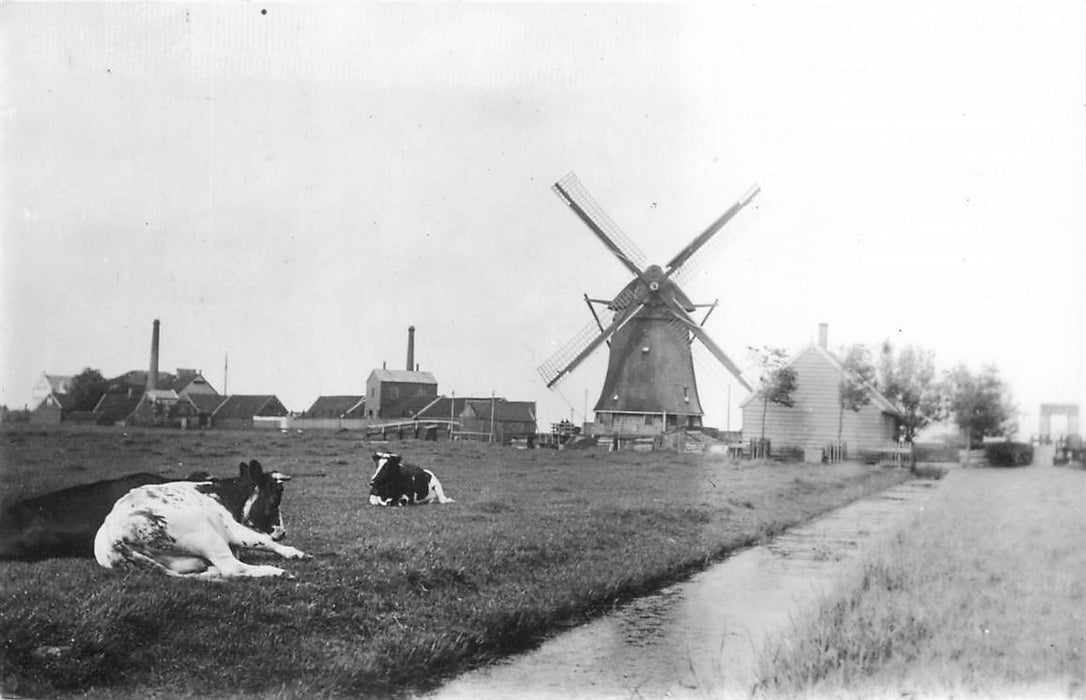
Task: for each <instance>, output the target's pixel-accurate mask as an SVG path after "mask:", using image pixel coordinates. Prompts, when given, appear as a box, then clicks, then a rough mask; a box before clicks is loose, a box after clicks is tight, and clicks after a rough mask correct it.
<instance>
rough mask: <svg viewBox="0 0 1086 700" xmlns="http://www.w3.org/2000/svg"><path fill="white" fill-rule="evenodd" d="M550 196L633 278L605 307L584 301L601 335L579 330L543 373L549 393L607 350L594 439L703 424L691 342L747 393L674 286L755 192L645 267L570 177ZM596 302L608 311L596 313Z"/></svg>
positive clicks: (735, 370) (691, 305) (691, 306)
mask: <svg viewBox="0 0 1086 700" xmlns="http://www.w3.org/2000/svg"><path fill="white" fill-rule="evenodd" d="M554 188H555V191H556V192H557V193H558V194H559V196H560V197H561V198H562V199H563V201H565V202H566V204H568V205H569V206H570V208H571V209H572V210H573V211H574V212H575V213H576V214H577V215H578V217H579V218H580V219H581V220H582V221H583V222H584V223H585V224H586V225H587V226H588V228H589V229H590V230H591V231H592V232H593V233H594V234H595V235H596V236H597V237H598V238H599V239H600V240H601V241H602V242H603V243H604V245H605V246H607V248H608V249H609V250H611V252H612V253H613V254H614V255H615V256H616V257H617V258H618V259H619V261H620V262H622V264H623V265H625V266H626V268H627V269H628V270H630V271H631V272H632V273H633V274H634V278H633V279H632V280H631V281H630V282H629V283H628V284H627V285H626V286H625V287H624V288H623V289H622V290H621V291H620V292H619V293H618V294H617V295H616V296H615V297H614V298H613V299H611V300H610V301H605V302H604V301H598V300H592V299H589V298H588V297H587V296H586V297H585V300H586V301H587V302H588V303H589V306H590V308H592V314H593V316H594V318H595V320H596V323H597V325H598V329H599V330H598V334H597V333H596V332H595V330H594V329H593V331H592V332H591V333H588V332H582V333H581V334H579V335H578V336H577V337H575V338H574V340H573V341H571V342H570V343H568V344H567V345H566V346H565V347H564V348H563V349H562V350H560V351H559V352H558V353H557V354H556V355H555V356H554V357H552V358H551V360H549V361H548V362H547V363H545V364H544V365H543V366H542V367H540V368H539V371H540V374H541V375H542V376H543V379H544V380H545V381H546V382H547V386H549V387H553V386H554V385H555V384H556V383H557V382H558V381H560V380H561V379H562V377H564V376H566V375H567V374H569V373H570V372H572V371H573V370H574V369H575V368H576V367H577V365H579V364H580V363H581V362H582V361H583V360H584V359H585V358H587V357H588V356H589V355H591V354H592V353H593V352H594V351H595V350H596V348H598V347H599V346H600V345H602V344H603V343H605V342H608V343H609V344H610V357H609V359H608V363H607V375H606V377H605V379H604V383H603V389H602V391H601V392H600V397H599V400H598V401H597V402H596V405H595V409H594V410H595V413H596V428H595V432H596V433H597V434H605V435H618V436H626V435H645V434H656V433H660V432H664V431H667V430H670V429H675V428H696V427H700V426H701V419H702V415H703V412H702V407H701V402H700V400H699V399H698V387H697V380H696V377H695V375H694V363H693V356H692V354H691V344H692V343H693V342H694V340H698V341H700V342H701V343H702V344H703V345H704V346H705V347H706V348H707V349H708V350H709V351H710V353H712V354H713V356H714V357H716V359H717V360H718V361H720V362H721V363H722V364H723V365H724V366H725V367H726V368H727V369H728V370H729V371H730V372H731V373H732V374H733V375H734V376H735V378H736V379H737V380H738V381H739V383H740V384H742V385H743V386H744V387H746V388H747V389H750V385H749V384H748V383H747V382H746V381H745V380H744V379H743V377H742V375H741V373H740V372H739V368H738V366H736V365H735V363H734V362H732V361H731V360H730V359H729V358H728V357H727V356H726V355H725V354H724V352H723V351H722V350H721V349H720V348H719V347H717V345H716V344H715V343H714V342H713V341H712V340H711V339H710V338H709V336H708V335H706V334H705V332H704V330H702V328H701V325H700V324H698V323H696V322H695V321H694V320H693V319H692V318H691V316H690V314H691V313H692V312H694V311H695V310H696V309H697V308H698V306H709V307H715V302H714V303H713V304H703V305H698V304H694V303H692V302H691V301H690V299H689V298H688V297H687V296H686V294H685V293H684V292H683V291H682V289H681V288H680V287H679V285H678V283H677V282H676V280H675V275H676V273H678V272H679V271H680V270H681V268H682V267H683V266H684V265H685V264H686V263H687V262H688V261H689V260H690V259H691V258H692V257H693V256H694V254H695V253H696V252H697V251H698V250H699V249H701V248H702V247H703V246H704V245H705V244H706V243H707V242H708V241H709V240H710V239H711V238H712V237H713V236H714V235H715V234H716V233H717V231H719V230H720V229H721V228H723V226H724V225H725V224H726V223H727V222H728V221H730V220H731V219H732V218H733V217H734V216H735V215H736V214H737V213H738V212H739V211H740V210H741V209H742V208H743V207H745V206H747V204H749V202H750V201H751V200H752V199H753V198H754V196H755V195H757V193H758V189H757V188H752V189H751V190H750V192H748V193H747V195H745V197H744V198H743V199H741V200H740V201H739V202H736V204H734V205H733V206H732V207H731V208H730V209H729V210H728V211H727V212H725V213H724V214H723V215H722V216H721V217H720V218H719V219H717V220H716V221H715V222H713V224H711V225H710V226H709V228H708V229H706V230H705V231H704V232H703V233H701V234H700V235H699V236H697V237H696V238H695V239H694V240H693V241H692V242H691V243H690V244H689V245H687V246H686V247H685V248H684V249H683V250H682V251H680V252H679V254H678V255H676V256H675V257H674V258H673V259H672V260H671V261H670V262H669V263H668V264H667V266H666V269H665V268H661V267H660V266H658V265H648V266H646V265H645V264H644V263H643V262H641V261H642V260H643V257H644V256H642V255H641V254H640V253H639V252H638V251H637V249H636V248H635V247H634V246H633V244H632V243H630V242H629V240H628V239H627V238H626V237H625V235H624V234H623V233H622V232H621V230H619V229H618V227H617V225H615V224H614V223H613V222H612V221H611V220H610V219H609V218H607V215H606V214H605V213H604V212H603V210H602V209H601V208H600V207H599V206H598V205H597V204H596V203H595V202H594V201H593V200H592V199H591V197H589V196H588V194H587V192H585V191H584V188H583V187H582V186H581V184H580V182H579V181H578V180H577V178H576V176H575V175H573V174H572V173H571V174H570V175H568V176H566V177H565V178H564V179H563V180H561V181H559V182H558V183H555V186H554ZM593 304H597V305H600V306H602V307H605V308H604V309H603V310H602V316H603V319H606V321H607V323H606V324H605V323H604V320H603V319H601V313H597V311H596V309H595V308H594V307H593V306H592V305H593Z"/></svg>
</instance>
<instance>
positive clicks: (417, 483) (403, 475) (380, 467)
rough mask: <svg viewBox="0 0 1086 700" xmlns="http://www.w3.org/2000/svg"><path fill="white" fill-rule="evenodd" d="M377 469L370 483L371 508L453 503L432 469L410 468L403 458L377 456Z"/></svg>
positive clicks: (384, 455) (387, 453) (385, 454)
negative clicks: (446, 495)
mask: <svg viewBox="0 0 1086 700" xmlns="http://www.w3.org/2000/svg"><path fill="white" fill-rule="evenodd" d="M373 462H374V464H375V465H376V466H377V469H376V470H375V471H374V472H373V477H372V478H371V479H370V505H373V506H403V505H412V504H418V503H452V502H453V499H451V498H446V497H445V491H444V490H443V489H442V488H441V482H440V481H438V480H437V477H436V476H434V473H433V472H432V471H430V470H429V469H423V468H422V467H417V466H415V465H414V464H407V463H406V462H404V461H403V460H402V459H401V458H400V455H397V454H392V453H389V452H376V453H374V455H373Z"/></svg>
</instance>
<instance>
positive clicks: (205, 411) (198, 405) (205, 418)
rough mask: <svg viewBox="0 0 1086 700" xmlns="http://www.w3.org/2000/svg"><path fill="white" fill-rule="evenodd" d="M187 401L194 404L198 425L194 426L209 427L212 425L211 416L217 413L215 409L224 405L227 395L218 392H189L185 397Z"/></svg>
mask: <svg viewBox="0 0 1086 700" xmlns="http://www.w3.org/2000/svg"><path fill="white" fill-rule="evenodd" d="M183 398H184V399H185V400H186V401H188V402H189V403H190V404H192V407H193V409H195V414H196V415H195V420H196V425H195V426H194V427H200V428H209V427H211V416H212V414H214V413H215V409H216V408H218V407H219V406H221V405H222V403H223V401H226V399H227V397H225V396H219V395H218V394H199V393H197V394H187V395H186V396H184V397H183Z"/></svg>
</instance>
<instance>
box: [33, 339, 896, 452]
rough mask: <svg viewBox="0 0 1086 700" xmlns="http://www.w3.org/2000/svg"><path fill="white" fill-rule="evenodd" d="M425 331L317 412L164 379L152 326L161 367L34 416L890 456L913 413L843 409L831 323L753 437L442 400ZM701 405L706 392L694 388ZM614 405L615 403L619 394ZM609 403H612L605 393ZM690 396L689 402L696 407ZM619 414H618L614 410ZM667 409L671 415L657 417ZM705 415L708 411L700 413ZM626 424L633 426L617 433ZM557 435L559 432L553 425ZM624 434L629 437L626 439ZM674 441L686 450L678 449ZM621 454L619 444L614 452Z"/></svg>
mask: <svg viewBox="0 0 1086 700" xmlns="http://www.w3.org/2000/svg"><path fill="white" fill-rule="evenodd" d="M414 333H415V329H414V327H410V328H408V333H407V356H406V361H405V363H404V366H403V369H389V368H388V367H387V366H382V367H381V368H378V369H373V370H372V371H371V372H370V373H369V376H368V377H367V378H366V382H365V390H364V393H362V394H357V393H343V394H335V395H327V396H318V397H316V399H315V400H314V401H313V403H312V404H311V405H310V406H309V407H308V408H307V409H305V410H303V411H301V412H298V411H292V410H289V409H288V408H287V407H286V406H285V405H284V404H283V402H282V401H281V400H280V399H279V398H278V397H277V396H275V395H274V394H222V393H220V392H219V391H218V390H217V389H216V388H215V387H214V386H213V385H212V384H211V382H210V381H208V379H207V378H206V377H205V376H204V375H203V374H202V372H201V371H200V370H197V369H186V368H178V369H177V370H176V371H175V372H173V373H170V372H164V371H161V370H160V369H159V367H158V357H159V321H158V320H155V321H154V323H153V326H152V340H151V357H150V366H149V368H148V369H147V370H131V371H128V372H125V373H124V374H121V375H120V376H117V377H113V378H112V379H109V380H108V383H107V386H106V388H105V391H104V393H103V394H102V396H101V398H100V399H98V402H97V404H96V405H95V406H94V408H93V410H77V409H76V408H75V407H74V405H73V396H72V394H71V393H70V384H71V381H72V379H73V377H72V376H61V375H55V374H50V373H48V372H43V373H42V374H41V376H40V377H39V378H38V380H37V383H36V384H35V385H34V387H33V392H32V403H31V405H30V406H29V407H28V409H29V410H28V412H27V413H26V415H25V417H24V418H25V419H26V420H28V421H29V422H30V423H32V424H38V425H57V424H61V423H65V424H76V425H78V424H82V425H103V426H133V427H156V428H173V429H183V430H184V429H201V430H203V429H260V428H267V429H276V430H308V429H314V430H343V429H346V430H360V431H363V432H364V433H365V434H366V435H367V437H375V438H385V439H404V438H415V439H429V440H436V439H438V438H439V437H440V439H447V438H456V439H473V440H482V441H486V442H498V443H499V444H509V443H520V444H525V445H528V446H533V445H535V444H539V443H555V442H557V443H563V442H566V441H567V440H568V439H570V438H575V437H578V436H592V437H595V438H599V437H600V436H604V437H605V438H606V440H607V442H610V441H611V440H612V439H613V440H614V441H615V442H616V443H618V442H621V443H622V446H623V447H633V448H634V449H637V448H638V447H639V446H640V447H644V448H646V449H652V448H660V447H671V448H676V449H680V450H684V451H709V450H711V448H713V447H718V448H720V449H725V445H726V444H729V443H730V444H732V445H735V444H738V443H742V442H743V441H749V440H751V439H764V440H765V441H767V442H772V443H773V444H774V445H775V446H777V447H778V449H777V450H775V452H779V451H780V450H781V449H787V450H791V451H793V452H796V453H797V456H798V455H803V456H805V457H807V458H809V459H813V458H815V457H814V455H813V452H818V451H821V450H824V449H826V445H827V444H830V443H834V442H841V441H844V442H847V444H848V445H850V446H851V448H852V449H853V450H876V451H877V450H881V449H883V448H885V446H887V445H889V444H892V443H894V442H895V441H896V440H897V435H898V432H899V427H900V421H901V417H902V414H901V409H900V407H899V406H898V405H896V403H895V402H894V401H891V400H889V399H887V398H886V397H885V396H883V395H882V394H880V393H879V392H878V391H877V390H875V389H874V387H871V388H870V389H869V394H870V400H868V401H866V402H864V403H863V405H862V406H861V407H859V408H858V409H857V410H852V411H847V412H844V414H842V412H841V411H840V406H839V401H838V385H839V382H840V379H841V377H842V376H843V373H844V372H845V371H846V370H844V368H843V366H842V364H841V361H840V359H839V358H838V357H837V356H836V355H835V354H834V353H833V352H832V351H830V349H829V340H828V326H827V325H826V324H822V325H821V326H820V327H819V333H818V339H817V342H812V343H810V344H808V345H807V346H806V347H804V348H803V349H801V350H799V351H798V352H796V353H794V354H793V355H792V357H791V358H790V360H789V366H791V367H792V368H793V369H794V370H795V371H796V372H797V374H798V376H799V381H798V387H797V391H796V396H795V398H796V402H795V406H793V407H785V406H779V405H772V404H770V405H769V406H768V410H765V409H766V408H767V407H766V406H763V405H762V402H761V401H760V400H756V399H757V394H756V393H752V394H751V395H750V396H748V397H747V398H746V399H745V400H744V401H743V402H742V403H741V404H740V408H741V410H742V412H743V424H744V426H746V427H747V428H748V430H747V434H746V435H744V434H743V431H720V430H716V429H713V428H702V426H700V424H699V425H697V426H696V427H695V426H691V425H684V426H681V427H683V428H684V429H682V430H677V429H675V428H676V420H675V419H676V418H679V419H681V420H680V422H682V423H684V424H685V423H687V418H689V417H686V416H683V415H682V414H681V413H680V410H681V406H678V405H676V406H669V407H668V412H666V413H662V414H659V415H657V414H654V413H652V412H643V413H638V414H637V415H634V414H633V413H630V412H629V411H625V410H622V409H619V410H613V411H608V410H607V408H606V407H600V406H597V407H596V410H595V422H586V423H585V424H583V425H574V424H572V423H570V422H568V421H562V422H560V423H557V424H554V425H551V426H543V431H542V432H541V430H540V429H541V426H539V425H538V421H537V413H536V404H535V402H534V401H518V400H509V399H507V398H504V397H496V396H489V397H471V396H464V397H459V396H455V394H453V395H446V394H441V393H439V391H438V381H437V379H436V378H435V377H434V375H433V374H432V373H431V372H428V371H421V370H420V369H419V366H418V365H417V364H416V363H415V361H414V344H415V337H414ZM694 397H695V400H696V389H695V391H694ZM607 398H609V397H607ZM601 401H604V399H603V398H601ZM687 401H688V400H687ZM612 413H613V414H614V415H611V414H612ZM657 413H659V412H657ZM698 417H699V418H700V416H698ZM619 426H621V431H617V432H616V428H618V427H619ZM548 428H549V430H548ZM619 432H621V434H619ZM671 435H674V436H675V437H674V440H677V441H678V442H676V444H667V443H668V442H669V440H672V438H671V437H670V436H671ZM614 446H615V447H618V446H619V445H618V444H615V445H614Z"/></svg>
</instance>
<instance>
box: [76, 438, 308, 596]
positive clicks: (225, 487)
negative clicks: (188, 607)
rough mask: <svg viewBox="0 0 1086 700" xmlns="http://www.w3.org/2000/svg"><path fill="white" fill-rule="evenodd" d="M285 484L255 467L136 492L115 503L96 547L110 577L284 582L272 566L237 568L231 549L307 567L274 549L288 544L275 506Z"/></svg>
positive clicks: (294, 552) (292, 553)
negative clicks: (137, 573) (121, 569)
mask: <svg viewBox="0 0 1086 700" xmlns="http://www.w3.org/2000/svg"><path fill="white" fill-rule="evenodd" d="M289 478H290V477H288V476H284V475H282V474H279V473H278V472H271V473H265V472H264V470H263V468H262V467H261V466H260V463H259V462H257V461H256V460H255V459H254V460H252V461H250V462H249V464H245V463H244V462H242V463H241V465H240V466H239V476H238V477H236V478H233V479H212V480H210V481H201V482H183V481H175V482H171V483H167V484H157V485H149V486H141V487H139V488H136V489H133V490H132V491H129V492H128V493H127V494H126V495H125V496H124V497H123V498H121V499H120V500H119V501H117V503H116V505H114V506H113V510H112V511H110V513H109V515H107V516H106V518H105V521H104V522H103V523H102V527H101V528H99V530H98V534H97V536H96V537H95V540H94V556H95V559H97V560H98V563H99V564H101V565H102V566H104V567H106V568H107V569H111V568H114V567H118V566H124V565H127V564H139V565H144V566H148V567H151V568H153V569H156V570H158V571H161V572H163V573H165V574H168V575H170V576H186V577H192V578H203V579H218V578H242V577H254V576H282V575H283V574H285V573H286V572H285V571H284V570H283V569H280V568H279V567H277V566H268V565H251V564H246V563H244V562H242V561H240V560H239V559H238V558H237V557H236V556H234V552H233V550H232V549H231V548H239V549H263V550H267V551H271V552H274V553H276V554H278V555H279V556H281V557H284V558H286V559H308V558H309V555H307V554H305V553H304V552H301V551H300V550H298V549H295V548H294V547H287V546H284V545H281V544H279V543H278V541H279V540H281V539H283V538H284V537H285V536H286V530H285V529H284V527H283V519H282V514H281V512H280V503H281V502H282V498H283V482H284V481H287V480H288V479H289Z"/></svg>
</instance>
